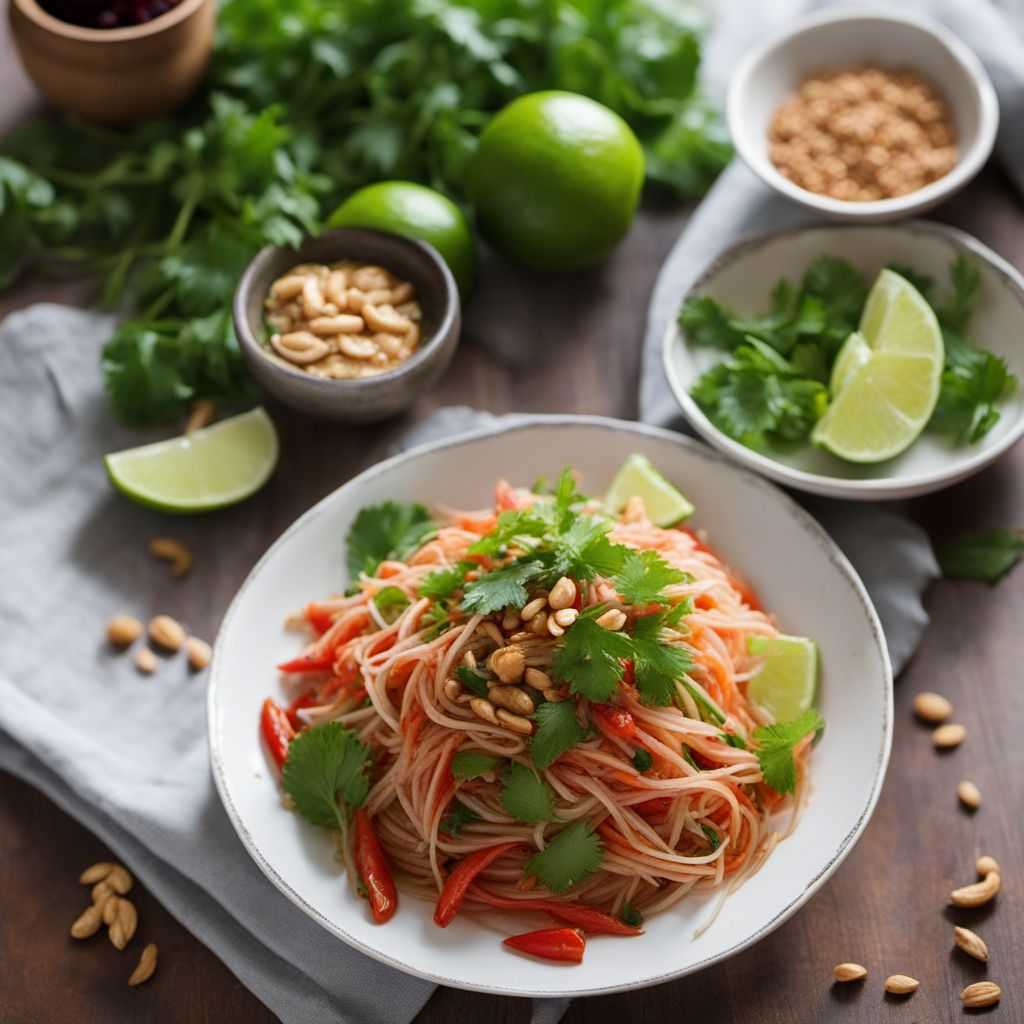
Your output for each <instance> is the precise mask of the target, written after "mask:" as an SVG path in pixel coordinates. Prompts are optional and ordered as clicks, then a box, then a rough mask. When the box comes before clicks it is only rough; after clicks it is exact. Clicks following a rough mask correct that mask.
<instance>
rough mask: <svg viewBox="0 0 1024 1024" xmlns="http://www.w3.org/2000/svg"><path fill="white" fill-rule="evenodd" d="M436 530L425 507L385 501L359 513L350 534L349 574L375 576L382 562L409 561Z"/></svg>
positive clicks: (435, 525) (356, 576)
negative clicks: (407, 559) (409, 557)
mask: <svg viewBox="0 0 1024 1024" xmlns="http://www.w3.org/2000/svg"><path fill="white" fill-rule="evenodd" d="M436 530H437V524H436V523H435V522H434V521H433V519H431V518H430V515H429V514H428V513H427V510H426V509H425V508H424V507H423V506H422V505H400V504H399V503H398V502H397V501H385V502H383V503H382V504H380V505H369V506H367V507H365V508H362V509H360V510H359V512H358V514H357V515H356V517H355V519H354V520H353V521H352V526H351V527H350V528H349V531H348V542H347V543H348V571H349V574H350V575H351V576H352V578H353V579H356V578H358V576H359V575H360V573H366V574H367V575H368V576H372V575H373V574H374V573H375V572H376V571H377V567H378V566H379V565H380V563H381V562H384V561H387V560H389V559H398V560H399V561H402V560H404V559H406V558H408V556H409V555H411V554H412V553H413V552H414V551H415V550H416V549H417V548H418V547H419V546H420V545H421V544H423V543H424V542H425V541H426V539H427V538H428V537H429V536H430V535H431V534H433V533H434V532H435V531H436Z"/></svg>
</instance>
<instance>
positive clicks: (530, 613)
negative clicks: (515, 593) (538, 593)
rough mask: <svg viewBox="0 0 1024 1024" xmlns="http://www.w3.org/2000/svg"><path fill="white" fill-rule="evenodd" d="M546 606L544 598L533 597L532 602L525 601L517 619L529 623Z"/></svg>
mask: <svg viewBox="0 0 1024 1024" xmlns="http://www.w3.org/2000/svg"><path fill="white" fill-rule="evenodd" d="M547 604H548V599H547V598H546V597H535V598H534V599H533V600H532V601H527V602H526V604H525V605H523V610H522V611H521V612H520V613H519V617H520V618H521V619H522V620H523V622H529V621H530V620H531V619H532V618H533V617H534V616H535V615H536V614H538V612H542V611H543V610H544V609H545V608H546V607H547Z"/></svg>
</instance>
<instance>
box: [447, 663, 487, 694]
mask: <svg viewBox="0 0 1024 1024" xmlns="http://www.w3.org/2000/svg"><path fill="white" fill-rule="evenodd" d="M455 678H456V679H458V681H459V682H460V683H462V685H463V686H465V687H466V689H467V690H470V691H472V692H473V693H475V694H476V695H477V696H478V697H486V696H487V676H485V675H483V674H482V673H480V672H477V671H475V670H474V669H471V668H470V667H469V666H468V665H459V667H458V668H457V669H456V670H455Z"/></svg>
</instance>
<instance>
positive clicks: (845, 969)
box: [832, 963, 868, 981]
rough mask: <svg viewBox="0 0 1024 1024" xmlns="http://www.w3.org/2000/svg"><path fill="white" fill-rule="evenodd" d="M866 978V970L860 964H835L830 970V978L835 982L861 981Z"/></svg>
mask: <svg viewBox="0 0 1024 1024" xmlns="http://www.w3.org/2000/svg"><path fill="white" fill-rule="evenodd" d="M867 976H868V969H867V968H866V967H862V966H861V965H860V964H853V963H847V964H836V966H835V967H833V968H832V977H833V978H835V979H836V981H861V980H862V979H863V978H866V977H867Z"/></svg>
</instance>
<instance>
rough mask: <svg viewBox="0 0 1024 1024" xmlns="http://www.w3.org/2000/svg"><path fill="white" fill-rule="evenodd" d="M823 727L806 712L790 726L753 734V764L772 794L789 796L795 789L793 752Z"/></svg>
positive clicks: (817, 717)
mask: <svg viewBox="0 0 1024 1024" xmlns="http://www.w3.org/2000/svg"><path fill="white" fill-rule="evenodd" d="M824 727H825V723H824V721H822V718H821V715H819V714H818V712H817V711H815V710H814V708H808V709H807V710H806V711H805V712H804V713H803V714H802V715H800V716H799V717H798V718H794V719H793V720H792V721H791V722H780V723H776V724H775V725H762V726H758V728H756V729H755V730H754V737H753V738H754V742H755V743H757V744H758V749H757V760H758V762H759V763H760V765H761V772H762V774H763V775H764V781H765V782H766V783H767V784H768V785H769V786H771V788H772V789H774V790H775V792H776V793H792V792H793V791H794V790H795V789H796V765H795V763H794V762H793V748H794V747H795V746H796V745H797V744H798V743H799V742H800V741H801V740H802V739H803V738H804V737H805V736H806V735H807V734H808V733H809V732H818V731H819V730H821V729H823V728H824Z"/></svg>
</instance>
